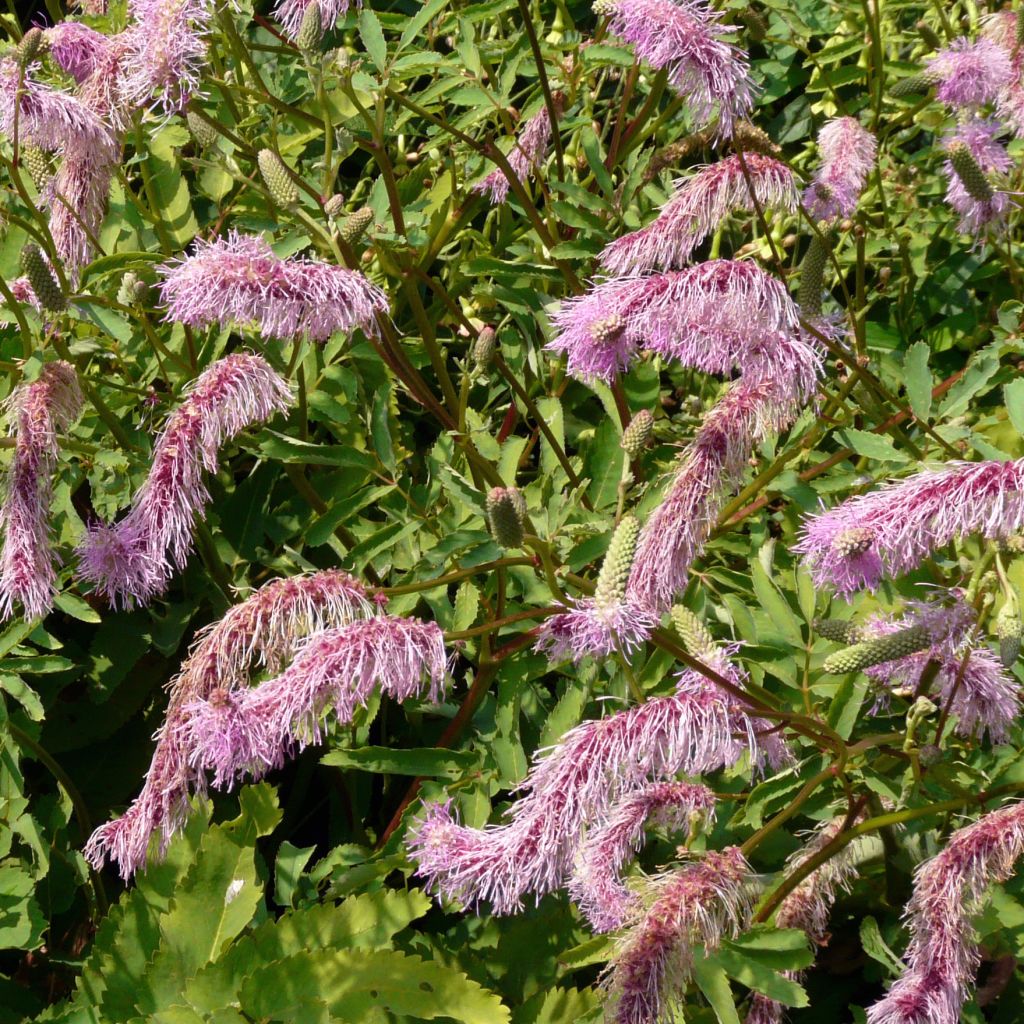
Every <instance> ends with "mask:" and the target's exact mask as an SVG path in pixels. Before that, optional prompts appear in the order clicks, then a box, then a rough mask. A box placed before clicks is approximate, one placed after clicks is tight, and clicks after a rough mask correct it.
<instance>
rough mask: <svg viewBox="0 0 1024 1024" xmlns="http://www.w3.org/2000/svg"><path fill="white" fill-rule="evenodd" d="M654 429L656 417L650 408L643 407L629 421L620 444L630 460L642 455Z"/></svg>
mask: <svg viewBox="0 0 1024 1024" xmlns="http://www.w3.org/2000/svg"><path fill="white" fill-rule="evenodd" d="M652 430H654V417H653V416H652V415H651V412H650V410H649V409H641V410H640V411H639V412H638V413H637V414H636V415H635V416H634V417H633V418H632V419H631V420H630V421H629V426H628V427H626V429H625V430H624V431H623V432H622V440H621V441H620V442H619V444H620V445H621V446H622V450H623V451H624V452H625V453H626V455H628V456H629V459H630V461H633V460H634V459H637V458H639V457H640V453H641V452H642V451H643V450H644V448H646V447H647V442H648V441H650V439H651V431H652Z"/></svg>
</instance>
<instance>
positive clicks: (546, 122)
mask: <svg viewBox="0 0 1024 1024" xmlns="http://www.w3.org/2000/svg"><path fill="white" fill-rule="evenodd" d="M557 112H558V111H557V107H556V113H557ZM550 148H551V117H550V115H549V114H548V108H547V107H546V106H544V107H541V108H540V110H538V111H537V113H536V114H534V115H533V117H531V118H530V119H529V120H527V121H525V122H524V123H523V125H522V127H521V128H520V130H519V132H518V133H517V134H516V140H515V145H514V146H513V147H512V149H511V150H510V151H509V153H508V154H507V158H508V165H509V167H511V168H512V170H513V172H514V173H515V176H516V177H517V178H518V179H519V180H520V181H523V182H525V181H527V180H528V179H529V178H531V177H533V174H534V172H535V171H536V170H537V168H538V167H540V165H541V164H542V163H543V162H544V158H545V157H546V156H547V154H548V150H549V149H550ZM472 190H473V191H474V192H480V193H482V194H484V195H486V196H489V197H490V200H491V202H492V203H494V204H498V203H503V202H505V200H506V199H508V190H509V181H508V178H506V177H505V172H504V171H503V170H502V169H501V168H500V167H499V168H498V169H497V170H495V171H491V173H490V174H488V175H487V177H486V178H484V179H483V180H482V181H478V182H477V183H476V184H475V185H474V186H473V189H472Z"/></svg>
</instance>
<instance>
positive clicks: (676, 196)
mask: <svg viewBox="0 0 1024 1024" xmlns="http://www.w3.org/2000/svg"><path fill="white" fill-rule="evenodd" d="M744 164H746V170H747V174H748V175H749V177H750V183H749V185H748V183H747V178H746V176H744V173H743V165H744ZM796 203H797V191H796V184H795V182H794V180H793V173H792V171H790V169H789V168H788V167H787V166H786V165H785V164H784V163H781V162H780V161H778V160H775V159H774V158H773V157H770V156H762V155H761V154H759V153H745V154H743V155H742V156H740V155H739V154H735V155H733V156H727V157H725V159H723V160H719V161H718V163H715V164H711V165H709V166H708V167H704V168H701V170H699V171H698V172H697V173H696V174H693V175H691V176H690V177H689V178H683V179H681V180H679V181H678V182H676V186H675V191H674V193H673V194H672V197H671V198H670V199H669V200H668V202H667V203H665V205H664V206H662V208H661V210H660V211H659V213H658V217H657V219H656V220H655V221H654V222H653V223H651V224H648V225H647V227H645V228H641V229H640V230H639V231H632V232H630V233H629V234H628V235H623V236H622V237H621V238H617V239H616V240H615V241H614V242H610V243H609V244H608V245H606V246H605V248H604V251H603V252H602V253H601V265H602V266H603V267H604V268H605V269H606V270H609V271H611V272H613V273H615V274H639V273H643V272H645V271H649V270H667V269H671V268H673V267H677V266H679V265H681V264H684V263H686V262H687V261H688V260H689V259H690V258H691V256H692V255H693V251H694V249H696V247H697V246H698V245H700V243H701V242H702V241H703V240H704V239H705V238H706V237H707V236H708V235H710V234H711V233H712V232H713V231H716V230H717V229H718V228H719V227H720V226H721V224H722V222H723V221H724V220H725V218H726V217H727V216H728V215H729V214H730V213H732V212H734V211H737V210H746V211H751V212H753V211H754V210H755V209H756V208H757V207H758V206H759V207H760V208H761V209H762V210H783V211H788V212H792V211H793V210H795V209H796Z"/></svg>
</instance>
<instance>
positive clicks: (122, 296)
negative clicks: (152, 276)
mask: <svg viewBox="0 0 1024 1024" xmlns="http://www.w3.org/2000/svg"><path fill="white" fill-rule="evenodd" d="M148 294H149V285H148V284H146V282H145V281H143V280H141V279H140V277H139V275H138V274H136V273H133V272H132V271H131V270H129V271H128V273H127V274H125V275H124V277H122V278H121V286H120V287H119V288H118V289H117V301H118V302H120V303H121V305H122V306H137V305H141V303H142V302H143V301H144V300H145V298H146V296H147V295H148Z"/></svg>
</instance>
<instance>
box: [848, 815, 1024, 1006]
mask: <svg viewBox="0 0 1024 1024" xmlns="http://www.w3.org/2000/svg"><path fill="white" fill-rule="evenodd" d="M1022 853H1024V803H1018V804H1013V805H1011V806H1009V807H1003V808H1001V809H1000V810H998V811H992V812H991V813H989V814H986V815H985V816H984V817H982V818H980V819H979V820H978V821H976V822H974V823H973V824H971V825H967V826H966V827H964V828H961V829H958V830H957V831H956V832H954V833H953V834H952V836H950V838H949V841H948V842H947V843H946V847H945V849H943V850H942V851H941V852H940V853H939V854H938V855H937V856H935V857H933V858H932V859H931V860H929V861H926V862H925V863H924V864H922V865H921V866H920V867H919V868H918V869H917V873H916V876H915V880H914V895H913V897H912V899H911V901H910V903H909V904H908V906H907V912H906V919H907V926H908V928H909V929H910V936H911V938H910V945H909V946H908V947H907V951H906V953H905V954H904V959H905V961H906V964H907V968H906V970H905V971H904V973H903V974H902V975H901V976H900V977H899V978H898V979H897V980H896V981H895V982H894V983H893V985H892V987H891V988H890V989H889V991H888V993H887V994H886V996H885V997H884V998H883V999H881V1000H880V1001H879V1002H877V1003H875V1004H874V1006H872V1007H871V1008H870V1009H869V1010H868V1022H869V1024H958V1022H959V1021H960V1019H961V1017H960V1011H961V1009H962V1008H963V1004H964V1002H965V1001H966V999H967V996H968V994H969V990H970V985H971V982H972V980H973V978H974V975H975V973H976V971H977V969H978V963H979V961H980V959H981V954H980V951H979V949H978V945H977V940H976V937H975V931H974V921H973V919H974V917H975V915H976V914H977V913H978V911H979V910H980V909H981V906H982V901H983V899H984V896H985V893H986V891H987V890H988V888H989V886H991V885H993V884H996V883H999V882H1005V881H1006V880H1007V879H1008V878H1009V877H1010V876H1011V875H1012V874H1013V867H1014V863H1015V862H1016V861H1017V860H1018V858H1019V857H1020V856H1021V854H1022Z"/></svg>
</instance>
